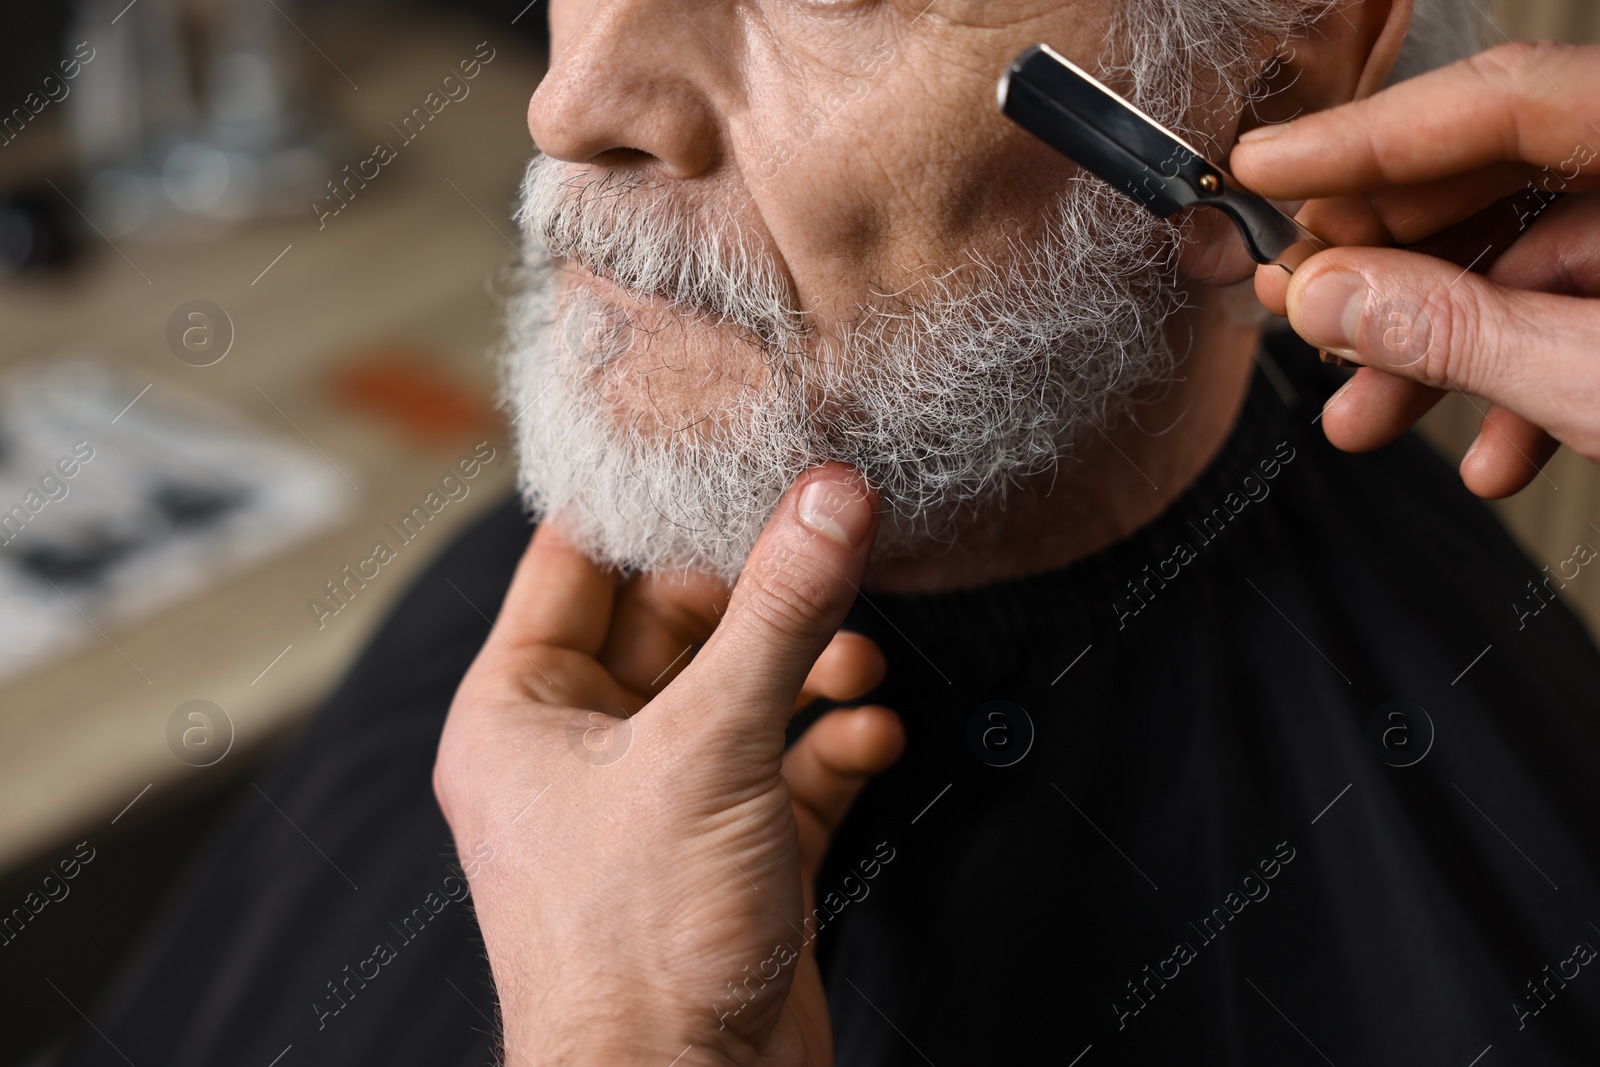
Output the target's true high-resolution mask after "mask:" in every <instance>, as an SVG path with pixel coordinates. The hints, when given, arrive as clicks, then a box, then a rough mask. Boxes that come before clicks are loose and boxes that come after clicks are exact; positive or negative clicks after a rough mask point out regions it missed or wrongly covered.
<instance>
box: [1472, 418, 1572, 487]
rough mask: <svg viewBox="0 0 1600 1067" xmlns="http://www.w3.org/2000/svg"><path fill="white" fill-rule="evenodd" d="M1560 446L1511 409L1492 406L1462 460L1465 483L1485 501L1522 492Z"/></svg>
mask: <svg viewBox="0 0 1600 1067" xmlns="http://www.w3.org/2000/svg"><path fill="white" fill-rule="evenodd" d="M1559 447H1560V443H1559V442H1558V441H1556V439H1555V438H1553V437H1551V436H1550V435H1549V434H1547V433H1545V432H1544V431H1543V430H1541V429H1540V428H1539V427H1537V426H1535V425H1534V424H1533V423H1531V422H1529V421H1528V420H1527V419H1525V418H1523V417H1522V416H1521V415H1518V414H1517V413H1516V412H1514V411H1511V410H1510V409H1508V408H1503V407H1500V406H1498V405H1491V406H1490V407H1489V410H1488V411H1487V412H1486V413H1485V414H1484V418H1483V425H1482V426H1481V427H1479V429H1478V436H1477V437H1476V438H1475V439H1474V440H1473V442H1472V446H1471V447H1470V448H1468V449H1467V452H1466V455H1464V456H1463V457H1462V458H1461V480H1462V482H1464V483H1465V484H1466V487H1467V488H1468V489H1470V490H1471V491H1472V492H1473V493H1475V494H1477V495H1478V496H1481V497H1483V498H1484V499H1485V500H1499V499H1500V498H1502V497H1508V496H1510V495H1511V494H1513V493H1517V492H1520V491H1521V490H1522V489H1524V488H1526V487H1527V485H1528V484H1529V483H1530V482H1532V481H1533V480H1534V479H1535V478H1537V477H1538V476H1539V472H1540V471H1541V470H1543V469H1544V465H1545V464H1546V463H1548V462H1550V457H1551V456H1553V455H1555V454H1556V449H1557V448H1559Z"/></svg>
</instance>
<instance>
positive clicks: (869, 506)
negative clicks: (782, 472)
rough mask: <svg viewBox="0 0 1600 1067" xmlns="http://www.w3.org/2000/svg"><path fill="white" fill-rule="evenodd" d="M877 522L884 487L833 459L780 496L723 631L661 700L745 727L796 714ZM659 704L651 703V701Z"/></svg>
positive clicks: (693, 714)
mask: <svg viewBox="0 0 1600 1067" xmlns="http://www.w3.org/2000/svg"><path fill="white" fill-rule="evenodd" d="M876 528H877V496H876V494H874V493H873V492H872V491H871V489H870V488H869V487H868V486H867V484H866V482H865V481H864V480H863V479H862V477H861V476H860V475H859V474H858V473H856V472H855V471H853V470H851V469H850V468H849V467H846V466H844V465H842V464H837V463H831V464H828V465H826V466H824V467H821V468H814V469H812V470H810V471H807V472H806V473H805V474H803V475H801V477H800V479H799V480H798V481H797V482H796V483H795V485H794V486H793V487H791V488H790V489H789V491H788V492H786V493H785V494H784V495H783V497H782V499H780V500H779V501H778V505H777V507H776V508H775V509H774V510H773V514H772V517H771V518H770V519H769V520H768V522H767V526H766V529H765V530H763V531H762V533H761V537H760V538H759V539H758V540H757V542H756V546H755V549H754V550H753V551H752V552H751V554H750V558H749V560H748V561H746V563H745V567H744V572H743V573H742V574H741V575H740V576H739V581H738V583H737V584H736V585H735V586H734V590H733V597H732V599H731V600H730V602H729V604H728V610H727V613H726V614H725V615H724V616H723V619H722V621H721V623H719V624H718V626H717V630H716V632H715V633H713V634H712V635H711V638H710V640H708V641H707V642H706V644H705V647H704V648H702V649H701V650H700V653H699V655H697V656H695V658H694V662H692V663H690V664H689V666H688V667H686V668H685V669H684V671H683V673H682V674H680V675H679V676H678V678H677V679H676V680H675V681H674V682H673V683H672V685H671V686H669V687H668V689H667V691H666V693H664V694H663V698H666V697H673V698H674V699H672V700H667V701H666V702H665V703H661V702H658V704H659V705H660V706H662V707H664V708H666V709H668V710H669V712H681V713H682V714H683V715H684V716H685V717H686V718H687V719H688V720H689V721H690V722H691V723H719V724H720V725H722V726H725V727H731V728H733V729H736V730H738V731H741V732H743V731H750V730H752V729H754V730H756V731H757V732H758V733H759V732H761V729H760V728H761V727H763V726H765V727H766V728H767V729H766V735H767V736H768V737H770V736H772V733H773V730H774V729H776V730H778V731H779V732H781V728H782V726H783V725H784V724H785V723H787V722H788V719H789V716H790V714H791V712H792V709H793V707H794V702H795V698H796V697H797V696H798V695H799V693H800V687H801V684H802V683H803V682H804V681H805V678H806V675H807V674H809V673H810V671H811V668H812V664H814V663H815V662H816V660H817V657H818V656H819V655H820V654H821V652H822V650H823V649H824V648H826V647H827V645H828V642H829V641H830V640H831V639H832V638H833V635H834V634H835V633H836V632H837V631H838V629H839V624H840V623H841V622H843V621H844V616H845V613H846V612H847V611H848V610H849V608H850V605H851V603H853V602H854V600H855V598H856V593H857V591H858V587H859V585H860V582H861V576H862V573H863V572H864V571H865V569H866V563H867V555H868V553H869V552H870V551H871V548H872V539H873V535H874V533H875V532H876ZM656 706H657V705H652V710H654V708H655V707H656Z"/></svg>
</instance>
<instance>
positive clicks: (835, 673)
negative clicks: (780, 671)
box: [794, 630, 888, 711]
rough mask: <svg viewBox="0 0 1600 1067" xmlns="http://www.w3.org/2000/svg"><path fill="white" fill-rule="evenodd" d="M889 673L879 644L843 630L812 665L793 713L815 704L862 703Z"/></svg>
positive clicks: (864, 636)
mask: <svg viewBox="0 0 1600 1067" xmlns="http://www.w3.org/2000/svg"><path fill="white" fill-rule="evenodd" d="M887 671H888V664H887V663H886V662H885V660H884V658H883V652H882V651H881V650H880V649H879V648H878V645H877V642H875V641H873V640H872V638H870V637H868V636H866V635H865V634H858V633H855V632H853V631H851V630H840V631H839V632H838V633H836V634H834V635H833V640H831V641H829V642H828V647H827V648H825V649H823V650H822V655H820V656H818V657H817V662H816V663H814V664H812V665H811V672H810V673H809V674H807V675H806V681H805V684H804V685H803V686H801V687H800V696H799V697H798V698H796V700H795V702H794V710H796V711H799V710H800V709H801V708H803V707H805V706H806V705H807V704H809V703H811V702H812V701H813V700H835V701H839V702H840V703H843V702H845V701H849V700H859V699H861V697H863V696H865V695H866V694H867V693H869V692H871V691H872V690H874V689H876V688H877V687H878V685H879V683H881V682H882V681H883V676H884V674H886V673H887Z"/></svg>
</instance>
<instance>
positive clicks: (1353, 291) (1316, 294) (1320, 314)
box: [1298, 270, 1367, 351]
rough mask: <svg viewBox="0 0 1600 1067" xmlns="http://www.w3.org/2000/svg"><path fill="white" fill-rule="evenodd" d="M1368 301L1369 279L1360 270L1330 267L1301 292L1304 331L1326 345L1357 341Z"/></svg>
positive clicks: (1335, 346) (1344, 345)
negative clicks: (1332, 268) (1347, 271)
mask: <svg viewBox="0 0 1600 1067" xmlns="http://www.w3.org/2000/svg"><path fill="white" fill-rule="evenodd" d="M1366 303H1367V280H1366V279H1365V278H1363V277H1362V276H1361V275H1359V274H1346V273H1345V272H1344V271H1338V270H1330V271H1328V272H1327V273H1326V274H1319V275H1318V276H1317V277H1315V278H1313V279H1311V283H1310V284H1309V285H1307V286H1306V290H1305V292H1304V293H1302V294H1301V295H1300V307H1299V309H1298V310H1299V312H1300V313H1299V315H1298V318H1299V326H1300V335H1301V336H1302V337H1304V338H1305V339H1306V340H1307V341H1310V342H1311V343H1312V344H1314V345H1318V346H1320V347H1322V348H1330V349H1344V350H1346V351H1348V350H1349V349H1351V348H1353V347H1354V345H1355V337H1356V335H1357V333H1358V332H1359V331H1360V327H1361V312H1362V309H1363V308H1364V307H1365V306H1366Z"/></svg>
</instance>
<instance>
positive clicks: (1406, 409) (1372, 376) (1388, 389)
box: [1322, 367, 1445, 452]
mask: <svg viewBox="0 0 1600 1067" xmlns="http://www.w3.org/2000/svg"><path fill="white" fill-rule="evenodd" d="M1444 395H1445V390H1442V389H1434V388H1432V387H1431V386H1426V385H1422V384H1421V383H1419V382H1414V381H1410V380H1409V379H1406V378H1398V377H1395V376H1394V375H1392V374H1386V373H1384V372H1383V371H1381V370H1377V369H1376V368H1373V367H1362V368H1360V369H1358V370H1357V371H1356V372H1355V374H1354V375H1353V376H1352V377H1351V378H1350V380H1349V381H1348V382H1346V383H1345V384H1344V385H1343V386H1342V387H1341V388H1340V389H1339V391H1338V392H1336V393H1334V394H1333V395H1332V396H1330V397H1329V398H1328V401H1327V403H1325V404H1324V405H1323V406H1322V430H1323V432H1324V433H1325V434H1327V437H1328V440H1329V442H1331V443H1332V444H1333V446H1334V447H1335V448H1338V449H1342V450H1343V451H1345V452H1371V451H1373V450H1374V449H1378V448H1382V447H1383V446H1384V445H1387V444H1389V443H1391V442H1393V441H1394V439H1395V438H1397V437H1399V436H1400V435H1401V434H1402V433H1404V432H1405V431H1406V430H1408V429H1410V427H1411V425H1412V424H1413V423H1415V422H1416V421H1417V420H1418V419H1420V418H1422V416H1424V415H1426V414H1427V413H1428V412H1429V411H1430V410H1432V409H1433V406H1434V405H1435V404H1437V403H1438V402H1439V400H1440V398H1441V397H1443V396H1444Z"/></svg>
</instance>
